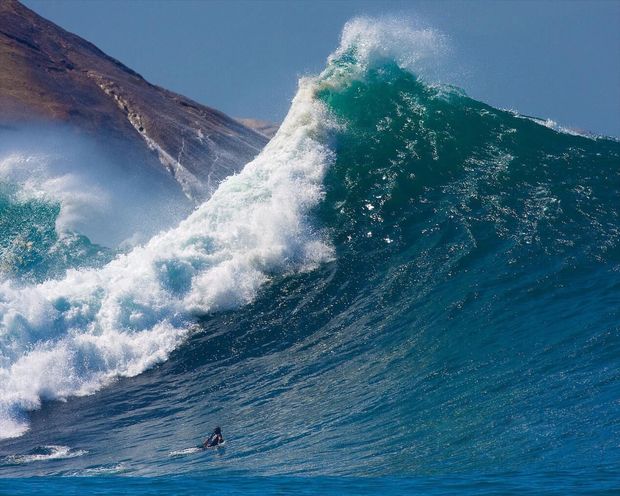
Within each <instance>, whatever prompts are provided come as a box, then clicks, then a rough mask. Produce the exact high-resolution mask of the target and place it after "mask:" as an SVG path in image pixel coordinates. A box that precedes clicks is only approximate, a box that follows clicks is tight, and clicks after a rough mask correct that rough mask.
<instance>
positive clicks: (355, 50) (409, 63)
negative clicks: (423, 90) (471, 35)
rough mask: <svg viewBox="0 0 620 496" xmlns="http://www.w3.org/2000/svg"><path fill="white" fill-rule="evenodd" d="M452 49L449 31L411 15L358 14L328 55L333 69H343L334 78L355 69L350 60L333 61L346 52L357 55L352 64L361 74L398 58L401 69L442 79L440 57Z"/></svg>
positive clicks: (347, 75) (346, 77)
mask: <svg viewBox="0 0 620 496" xmlns="http://www.w3.org/2000/svg"><path fill="white" fill-rule="evenodd" d="M450 52H451V49H450V44H449V42H448V38H447V36H446V35H444V34H442V33H440V32H439V31H437V30H435V29H432V28H430V27H423V26H420V25H416V23H415V22H414V21H413V20H411V19H399V18H393V17H383V18H380V19H377V18H371V17H357V18H354V19H352V20H351V21H349V22H347V23H346V25H345V26H344V29H343V30H342V36H341V39H340V46H339V47H338V49H337V50H336V51H335V52H334V53H333V54H332V55H331V56H330V57H329V59H328V62H329V63H330V64H331V65H332V70H334V71H336V72H338V71H342V78H341V79H339V78H336V77H333V76H332V77H331V80H332V82H340V81H341V80H344V81H350V80H352V79H353V78H355V76H356V74H355V72H352V71H351V69H352V67H351V66H350V65H349V64H347V65H346V66H345V67H343V65H342V64H338V63H336V64H334V62H335V61H336V60H339V59H340V60H344V59H346V56H347V55H352V56H353V57H354V63H353V66H354V67H355V68H356V69H357V73H358V75H359V76H360V77H363V75H364V73H365V72H366V71H367V70H368V69H369V68H372V67H375V66H377V65H380V64H382V63H384V62H386V61H392V62H396V63H397V64H398V66H399V67H400V68H401V69H404V70H407V71H410V72H413V73H415V74H416V75H418V76H422V77H425V78H427V79H429V80H432V81H438V80H440V79H442V74H441V72H442V71H443V70H444V67H445V65H444V64H441V63H440V62H441V60H442V59H443V58H445V57H446V56H447V55H448V54H449V53H450Z"/></svg>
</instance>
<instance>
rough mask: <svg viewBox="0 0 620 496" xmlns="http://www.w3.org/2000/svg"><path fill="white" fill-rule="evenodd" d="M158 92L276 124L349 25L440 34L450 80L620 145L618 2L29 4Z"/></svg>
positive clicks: (150, 0) (489, 99) (91, 0)
mask: <svg viewBox="0 0 620 496" xmlns="http://www.w3.org/2000/svg"><path fill="white" fill-rule="evenodd" d="M22 1H23V3H24V4H26V5H27V6H28V7H30V8H32V9H33V10H35V11H36V12H37V13H39V14H40V15H42V16H44V17H46V18H48V19H50V20H52V21H53V22H55V23H57V24H59V25H60V26H62V27H63V28H65V29H67V30H69V31H71V32H74V33H76V34H78V35H80V36H82V37H83V38H86V39H87V40H89V41H91V42H93V43H94V44H95V45H97V46H98V47H99V48H101V49H102V50H103V51H104V52H106V53H108V54H109V55H111V56H113V57H115V58H117V59H118V60H120V61H121V62H123V63H124V64H126V65H127V66H129V67H131V68H132V69H134V70H136V71H137V72H139V73H140V74H142V75H143V76H144V77H145V78H146V79H147V80H149V81H150V82H152V83H155V84H158V85H160V86H163V87H165V88H167V89H170V90H172V91H175V92H178V93H181V94H183V95H186V96H188V97H190V98H192V99H194V100H196V101H198V102H200V103H202V104H205V105H209V106H211V107H214V108H217V109H219V110H222V111H224V112H226V113H227V114H229V115H231V116H233V117H254V118H258V119H263V120H268V121H273V122H279V121H281V120H282V119H283V117H284V116H285V115H286V112H287V110H288V107H289V104H290V101H291V99H292V97H293V96H294V94H295V90H296V87H297V80H298V78H299V77H300V76H302V75H308V74H314V73H317V72H319V71H320V70H321V69H322V68H323V67H324V65H325V60H326V58H327V56H328V55H329V54H330V53H331V52H332V51H333V50H334V49H335V48H336V47H337V45H338V40H339V37H340V32H341V30H342V27H343V25H344V24H345V23H346V21H347V20H349V19H351V18H352V17H355V16H359V15H367V16H384V15H389V16H395V17H403V18H406V19H410V20H411V22H414V23H416V24H421V25H423V26H428V27H432V28H435V29H437V30H439V31H440V32H441V33H443V34H444V35H446V36H447V38H448V40H449V46H450V49H451V50H450V57H448V59H444V60H442V61H441V62H439V61H438V64H442V65H443V66H444V67H442V70H441V71H439V72H440V73H441V74H443V76H442V78H443V79H444V82H449V83H451V84H455V85H456V86H459V87H461V88H463V89H464V90H465V91H466V92H467V93H468V94H469V95H470V96H471V97H473V98H476V99H478V100H482V101H484V102H486V103H489V104H491V105H493V106H495V107H500V108H506V109H513V110H517V111H519V112H521V113H523V114H528V115H533V116H538V117H543V118H551V119H553V120H555V121H557V122H558V123H559V124H561V125H563V126H567V127H573V128H577V129H583V130H588V131H592V132H595V133H599V134H604V135H610V136H615V137H620V1H618V0H607V1H600V0H599V1H597V0H588V1H568V0H565V1H559V0H558V1H545V0H541V1H533V0H532V1H523V0H521V1H493V2H489V1H482V0H480V1H475V0H470V1H465V0H462V1H450V0H443V1H415V0H408V1H404V0H393V1H389V0H383V1H370V0H357V1H350V0H341V1H340V0H312V1H306V0H262V1H261V0H238V1H237V0H226V1H223V0H222V1H220V0H130V1H121V0H105V1H104V0H88V1H86V0H82V1H78V0H22Z"/></svg>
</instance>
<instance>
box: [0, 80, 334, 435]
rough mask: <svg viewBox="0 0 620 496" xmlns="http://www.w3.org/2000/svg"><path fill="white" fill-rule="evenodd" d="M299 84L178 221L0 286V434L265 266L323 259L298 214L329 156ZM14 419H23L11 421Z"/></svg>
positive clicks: (154, 357) (137, 364)
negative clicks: (281, 112) (279, 115)
mask: <svg viewBox="0 0 620 496" xmlns="http://www.w3.org/2000/svg"><path fill="white" fill-rule="evenodd" d="M313 91H314V82H313V81H312V80H307V81H303V82H302V83H301V87H300V90H299V93H298V95H297V97H296V98H295V101H294V102H293V104H292V107H291V111H290V112H289V115H288V116H287V118H286V120H285V121H284V123H283V124H282V127H281V129H280V131H279V132H278V135H277V136H276V137H275V138H274V139H273V140H272V141H271V142H270V143H269V144H268V146H267V147H266V148H265V150H264V151H263V152H262V153H261V154H260V155H259V156H258V157H257V158H256V159H255V160H254V161H253V162H251V163H249V164H248V165H246V167H245V168H244V169H243V171H242V172H241V173H240V174H238V175H235V176H233V177H230V178H229V179H227V180H226V181H224V182H223V183H222V184H221V185H220V187H219V188H218V190H217V191H216V192H215V193H214V194H213V196H212V197H211V198H210V199H209V201H207V202H206V203H204V204H203V205H201V206H200V207H198V208H197V209H196V211H195V212H193V213H192V214H191V215H190V216H189V217H188V218H187V219H186V220H184V221H183V222H182V223H181V224H180V225H179V226H178V227H177V228H174V229H171V230H170V231H168V232H166V233H164V234H161V235H158V236H156V237H154V238H153V239H151V240H150V241H149V242H148V243H147V244H145V245H144V246H140V247H137V248H135V249H133V250H132V251H131V252H130V253H128V254H124V255H122V256H119V257H118V258H116V259H115V260H113V261H112V262H110V263H109V264H108V265H107V266H105V267H104V268H102V269H96V270H70V271H69V272H68V273H67V275H66V277H65V278H63V279H61V280H48V281H45V282H43V283H41V284H38V285H35V286H25V287H22V286H20V285H19V284H16V283H15V282H13V281H10V280H9V281H3V282H2V285H1V286H0V315H2V321H1V322H2V327H1V328H0V336H1V341H0V344H1V349H2V355H1V361H0V364H1V366H2V368H1V369H0V383H1V384H2V386H1V388H0V433H1V435H2V437H13V436H18V435H21V434H23V433H24V431H25V430H26V428H27V424H26V422H25V421H24V420H23V412H24V411H27V410H32V409H35V408H37V407H38V406H39V405H40V401H41V399H49V400H51V399H66V398H67V397H68V396H71V395H85V394H90V393H92V392H94V391H96V390H97V389H99V388H100V387H102V386H103V385H105V384H107V383H109V381H110V380H111V379H113V378H114V377H117V376H134V375H137V374H139V373H141V372H143V371H144V370H145V369H147V368H148V367H151V366H152V365H153V364H155V363H157V362H160V361H162V360H165V359H166V357H167V356H168V354H169V353H170V351H171V350H173V349H174V348H176V347H177V346H179V344H180V343H181V342H183V340H184V339H185V338H186V336H187V334H188V332H190V329H191V327H192V325H191V321H190V318H191V316H200V315H206V314H208V313H209V312H216V311H221V310H229V309H232V308H236V307H238V306H239V305H243V304H244V303H248V302H249V301H252V300H253V299H254V297H255V296H256V293H257V291H258V290H259V289H260V287H261V286H262V285H263V284H265V283H266V282H267V281H268V280H269V278H270V277H271V276H272V275H273V274H278V273H283V272H289V271H296V270H297V271H299V270H310V269H311V268H313V267H315V266H316V265H317V264H319V263H321V262H322V261H326V260H329V259H331V258H332V257H333V253H332V250H331V248H330V246H329V244H328V243H327V242H325V241H322V240H321V235H320V233H318V232H316V230H315V229H313V228H312V226H311V224H310V222H309V220H308V218H307V215H308V212H309V210H310V209H311V208H313V207H314V206H316V204H317V203H318V202H319V201H320V200H321V198H322V180H323V176H324V173H325V169H326V167H328V165H329V163H330V161H331V160H332V154H331V152H330V150H329V149H328V148H327V147H325V146H324V145H322V141H325V139H326V137H327V136H328V133H329V130H330V119H329V116H328V115H327V113H326V111H325V110H324V109H323V108H322V106H321V104H320V103H318V102H315V101H314V100H313ZM20 416H21V418H20Z"/></svg>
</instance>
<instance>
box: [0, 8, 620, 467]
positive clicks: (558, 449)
mask: <svg viewBox="0 0 620 496" xmlns="http://www.w3.org/2000/svg"><path fill="white" fill-rule="evenodd" d="M442 47H443V42H442V38H441V36H439V35H437V34H436V33H434V32H433V31H432V30H418V31H416V30H412V29H409V28H407V27H406V26H404V25H402V24H398V23H393V22H392V23H390V22H387V23H386V22H384V23H381V22H377V21H372V20H368V19H358V20H356V21H353V22H351V23H349V24H348V25H347V26H346V27H345V31H344V33H343V38H342V43H341V46H340V47H339V49H338V50H337V51H336V52H335V53H334V54H333V55H332V56H331V57H330V59H329V60H328V65H327V67H326V69H325V70H324V71H323V73H321V74H320V75H319V76H317V77H315V78H307V79H303V80H302V81H301V83H300V89H299V93H298V95H297V97H296V98H295V100H294V102H293V104H292V107H291V110H290V113H289V115H288V117H287V118H286V120H285V122H284V124H283V125H282V128H281V129H280V131H279V132H278V134H277V135H276V137H275V138H274V139H273V140H272V141H271V143H270V144H269V145H268V146H267V148H266V149H265V150H264V151H263V152H262V153H261V155H259V157H257V159H256V160H255V161H253V162H251V163H250V164H248V165H247V166H246V167H245V169H244V170H243V172H242V173H240V174H239V175H236V176H233V177H231V178H229V179H228V180H226V181H225V182H224V183H222V185H221V186H220V188H219V189H218V190H217V191H216V193H215V194H214V196H213V197H212V198H211V199H210V200H209V201H207V202H206V203H204V204H203V205H201V206H200V207H199V208H198V209H197V210H196V211H195V212H194V213H193V214H192V215H190V216H189V217H188V218H187V219H186V220H185V221H183V222H182V223H181V224H180V225H179V226H178V227H176V228H174V229H172V230H170V231H168V232H165V233H162V234H160V235H158V236H156V237H154V238H153V239H151V240H150V241H149V242H148V243H146V244H145V245H143V246H140V247H138V248H135V249H134V250H132V251H130V252H129V253H127V254H124V255H120V256H117V257H116V258H114V259H113V260H112V261H110V262H109V263H107V264H106V265H103V266H98V267H94V268H88V269H86V268H82V269H71V270H69V271H67V273H66V275H65V276H64V277H61V278H58V279H49V280H46V281H44V282H40V283H36V284H19V283H18V282H17V281H16V278H15V277H14V276H12V277H7V278H5V280H4V282H2V284H1V286H0V315H2V320H1V326H2V327H0V329H1V331H0V350H2V355H1V356H0V358H1V362H0V366H1V367H2V368H1V369H0V370H1V372H0V379H1V380H0V384H1V386H0V419H1V420H0V432H2V433H3V436H4V437H9V436H18V435H23V436H22V437H21V438H15V439H12V440H6V441H4V442H3V444H0V449H2V451H3V452H6V455H7V456H8V455H11V456H13V457H15V456H18V455H19V454H23V453H28V451H29V449H31V447H32V446H33V445H35V446H41V445H51V444H54V445H63V446H65V445H66V446H70V447H71V448H70V449H72V450H87V451H88V455H84V456H80V457H75V458H71V459H67V460H62V462H58V463H56V464H55V465H54V468H53V469H52V468H46V467H45V466H42V465H41V464H39V468H38V469H37V470H39V471H40V472H38V473H41V474H45V473H67V474H75V473H79V472H80V470H83V471H84V472H85V473H86V472H88V471H91V472H92V471H95V472H96V471H97V470H98V469H97V464H99V465H100V466H101V467H106V466H110V464H112V465H114V466H115V465H116V464H121V463H122V465H123V467H124V468H123V470H124V471H125V472H129V473H135V474H142V475H158V474H165V473H190V472H191V473H192V474H193V475H196V474H198V475H200V474H205V473H213V472H217V473H218V474H226V473H230V474H236V475H243V474H254V475H256V474H262V475H278V474H287V475H301V474H303V475H383V476H388V475H389V476H420V475H423V476H432V475H433V474H446V473H460V474H462V473H480V472H486V473H488V472H511V471H519V472H537V473H541V472H545V471H554V474H556V475H555V477H557V474H558V473H562V471H567V473H573V474H574V473H591V472H604V471H605V470H608V469H610V470H611V469H613V467H617V464H618V462H619V461H620V450H619V448H618V443H617V439H618V438H619V436H620V428H619V426H620V423H619V422H618V420H619V419H620V403H618V395H619V393H620V362H619V360H618V357H620V326H619V324H618V322H619V319H618V317H619V312H620V308H619V302H620V299H619V295H620V227H619V226H620V222H619V221H620V219H619V217H620V209H619V206H618V193H619V191H620V168H619V164H620V144H619V143H618V142H617V141H615V140H611V139H604V138H591V137H582V136H576V135H572V134H568V133H562V132H557V131H556V130H553V129H549V128H547V127H545V126H542V125H540V124H539V123H537V122H534V121H532V120H530V119H525V118H521V117H519V116H518V115H515V114H513V113H510V112H506V111H501V110H497V109H495V108H492V107H490V106H488V105H485V104H483V103H480V102H477V101H475V100H472V99H470V98H468V97H467V96H466V95H464V94H463V93H462V92H460V91H459V90H458V89H456V88H453V87H449V86H445V85H437V84H429V83H428V82H426V81H427V80H425V79H424V78H423V76H424V74H426V73H427V72H426V71H427V67H429V66H432V61H433V60H434V58H435V57H437V56H438V54H439V53H440V52H441V51H442V50H443V48H442ZM157 363H160V364H161V365H159V366H157V367H155V368H152V367H153V365H155V364H157ZM145 371H146V372H145ZM138 374H140V375H139V376H138V377H133V376H136V375H138ZM119 377H121V379H117V378H119ZM122 377H133V378H131V379H129V378H122ZM114 379H117V380H114ZM104 385H105V386H108V387H106V388H105V389H102V390H100V388H101V387H102V386H104ZM96 390H99V392H98V393H97V394H95V395H90V393H92V392H94V391H96ZM76 396H79V397H76ZM67 398H70V399H69V400H68V401H67V402H66V403H57V402H44V403H43V404H41V400H42V399H63V400H64V399H67ZM37 408H41V409H40V410H38V411H34V412H33V413H31V414H26V412H27V411H30V410H36V409H37ZM28 422H30V424H29V423H28ZM215 424H221V425H222V427H223V430H224V435H225V436H226V437H227V446H226V448H225V449H223V450H221V451H220V452H218V453H214V454H207V455H203V454H197V455H194V454H192V455H191V456H173V457H171V456H169V453H171V452H181V451H187V448H189V447H191V446H194V445H195V444H196V442H197V440H200V437H201V436H202V435H203V434H204V433H205V431H208V430H209V429H210V428H212V427H213V425H215ZM28 425H30V431H28V432H27V433H25V432H26V429H27V428H28ZM76 431H77V432H76ZM24 433H25V435H24ZM29 446H30V448H28V447H29ZM33 465H34V464H29V470H30V472H28V473H30V474H32V473H33V472H32V470H33V469H32V466H33ZM4 470H6V471H7V473H9V474H21V473H26V472H20V470H24V469H23V468H21V469H20V467H19V466H15V467H7V468H5V469H4Z"/></svg>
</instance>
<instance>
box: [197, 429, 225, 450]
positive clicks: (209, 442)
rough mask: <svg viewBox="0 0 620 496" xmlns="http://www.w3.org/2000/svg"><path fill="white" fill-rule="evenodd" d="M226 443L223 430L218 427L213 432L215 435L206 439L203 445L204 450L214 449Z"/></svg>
mask: <svg viewBox="0 0 620 496" xmlns="http://www.w3.org/2000/svg"><path fill="white" fill-rule="evenodd" d="M223 442H224V437H223V436H222V429H220V428H219V427H216V428H215V429H214V430H213V433H212V434H211V435H210V436H209V437H208V438H207V439H205V442H204V443H202V447H203V448H213V447H214V446H218V445H220V444H222V443H223Z"/></svg>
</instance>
